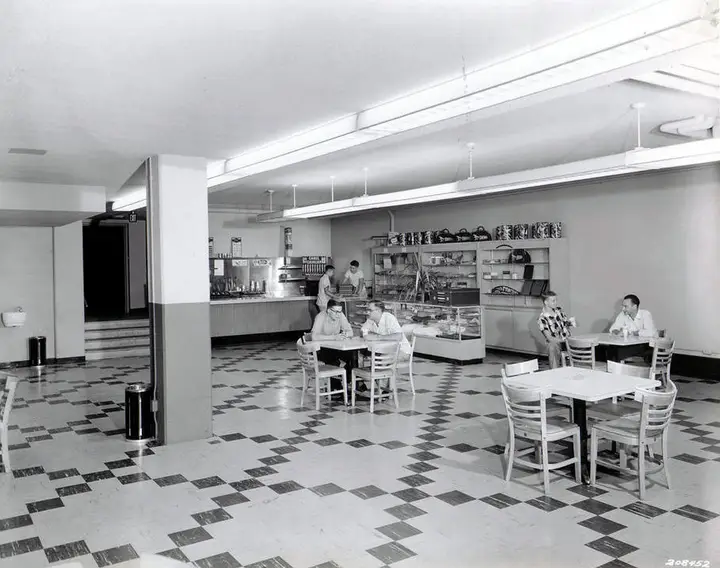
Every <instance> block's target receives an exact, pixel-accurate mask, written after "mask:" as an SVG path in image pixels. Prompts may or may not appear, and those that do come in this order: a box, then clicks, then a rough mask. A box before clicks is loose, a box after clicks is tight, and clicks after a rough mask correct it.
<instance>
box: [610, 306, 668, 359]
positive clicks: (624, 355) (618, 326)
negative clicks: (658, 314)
mask: <svg viewBox="0 0 720 568" xmlns="http://www.w3.org/2000/svg"><path fill="white" fill-rule="evenodd" d="M623 329H627V332H628V336H629V337H631V336H635V337H643V338H652V337H655V334H656V333H657V330H656V329H655V323H654V322H653V318H652V315H651V314H650V312H649V311H648V310H641V309H640V298H638V297H637V296H636V295H635V294H628V295H627V296H625V297H624V298H623V303H622V311H621V312H620V313H619V314H618V315H617V317H616V318H615V322H614V323H613V324H612V325H611V326H610V333H612V334H613V335H621V334H622V333H623ZM648 350H649V347H648V345H647V344H641V345H621V346H618V347H616V348H614V349H608V359H610V360H614V361H623V360H625V359H628V358H630V357H634V356H637V355H641V356H644V357H645V358H646V359H647V356H648Z"/></svg>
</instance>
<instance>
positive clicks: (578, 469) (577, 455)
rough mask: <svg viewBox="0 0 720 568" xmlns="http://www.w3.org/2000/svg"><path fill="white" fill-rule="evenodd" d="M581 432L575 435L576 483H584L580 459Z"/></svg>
mask: <svg viewBox="0 0 720 568" xmlns="http://www.w3.org/2000/svg"><path fill="white" fill-rule="evenodd" d="M581 447H582V446H581V445H580V432H578V433H577V434H573V455H574V456H575V460H576V461H575V483H577V484H580V483H582V458H581V457H580V449H581Z"/></svg>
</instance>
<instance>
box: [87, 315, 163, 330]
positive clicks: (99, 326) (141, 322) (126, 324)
mask: <svg viewBox="0 0 720 568" xmlns="http://www.w3.org/2000/svg"><path fill="white" fill-rule="evenodd" d="M148 327H150V320H149V319H147V318H146V319H123V320H112V321H86V322H85V331H97V330H104V329H128V328H148Z"/></svg>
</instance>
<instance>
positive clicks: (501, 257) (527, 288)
mask: <svg viewBox="0 0 720 568" xmlns="http://www.w3.org/2000/svg"><path fill="white" fill-rule="evenodd" d="M513 245H514V247H511V246H509V245H506V244H505V245H499V246H496V247H495V248H492V249H486V250H481V251H480V252H479V256H480V259H481V260H480V273H481V279H480V282H481V285H480V288H481V293H482V296H483V299H482V303H483V305H486V306H498V307H526V308H535V309H538V310H539V309H541V308H542V300H541V298H540V296H541V294H542V293H543V292H545V291H547V290H549V285H550V247H549V245H548V242H547V241H543V242H541V243H539V244H538V243H530V242H529V241H528V242H526V243H524V242H523V241H516V242H515V243H513ZM522 257H524V258H522Z"/></svg>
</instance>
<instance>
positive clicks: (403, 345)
mask: <svg viewBox="0 0 720 568" xmlns="http://www.w3.org/2000/svg"><path fill="white" fill-rule="evenodd" d="M362 333H363V337H365V338H366V339H368V340H370V341H372V340H383V341H399V342H400V353H399V355H398V357H399V358H401V359H408V358H409V357H410V354H411V353H412V347H411V345H410V342H409V341H408V339H407V337H405V334H404V333H403V330H402V327H401V326H400V322H399V321H398V320H397V318H396V317H395V316H394V315H392V314H391V313H390V312H386V311H385V304H384V303H383V302H380V301H379V300H371V301H370V302H369V303H368V319H367V321H366V322H365V323H364V324H363V326H362Z"/></svg>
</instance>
